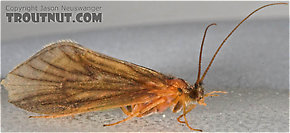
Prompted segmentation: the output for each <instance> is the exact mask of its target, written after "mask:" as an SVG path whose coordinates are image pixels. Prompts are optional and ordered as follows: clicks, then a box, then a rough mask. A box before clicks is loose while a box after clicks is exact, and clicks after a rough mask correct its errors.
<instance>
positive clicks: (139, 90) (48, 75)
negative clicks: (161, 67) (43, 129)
mask: <svg viewBox="0 0 290 133" xmlns="http://www.w3.org/2000/svg"><path fill="white" fill-rule="evenodd" d="M166 78H168V77H167V76H165V75H163V74H161V73H158V72H156V71H153V70H151V69H148V68H145V67H141V66H138V65H135V64H132V63H129V62H126V61H121V60H118V59H115V58H112V57H108V56H106V55H103V54H100V53H97V52H94V51H91V50H89V49H86V48H83V47H82V46H80V45H78V44H76V43H75V42H71V41H61V42H58V43H55V44H51V45H49V46H47V47H45V48H44V49H42V50H41V51H39V52H38V53H36V54H35V55H34V56H32V57H31V58H30V59H28V60H27V61H25V62H24V63H22V64H20V65H19V66H17V67H16V68H15V69H14V70H12V71H11V72H10V73H9V74H8V75H7V77H6V79H5V80H4V81H2V84H3V85H4V86H5V88H6V89H7V90H8V93H9V102H11V103H13V104H15V105H16V106H18V107H20V108H23V109H25V110H28V111H32V112H36V113H42V114H69V113H81V112H89V111H96V110H102V109H109V108H114V107H121V106H126V105H131V104H136V103H144V102H146V100H147V101H148V100H150V99H152V98H154V97H156V96H157V95H156V94H155V93H150V90H152V89H161V88H164V86H166V83H165V81H166V80H165V79H166ZM148 83H150V84H151V86H148V85H147V84H148ZM152 85H153V86H154V87H152Z"/></svg>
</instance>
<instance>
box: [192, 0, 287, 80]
mask: <svg viewBox="0 0 290 133" xmlns="http://www.w3.org/2000/svg"><path fill="white" fill-rule="evenodd" d="M282 4H284V5H288V3H272V4H268V5H264V6H261V7H260V8H258V9H256V10H254V11H253V12H251V13H250V14H249V15H248V16H247V17H245V18H244V19H243V20H242V21H241V22H240V23H239V24H238V25H237V26H236V27H235V28H234V29H233V30H232V31H231V32H230V33H229V34H228V36H227V37H226V38H225V39H224V40H223V42H222V43H221V44H220V46H219V47H218V49H217V50H216V52H215V54H214V55H213V57H212V59H211V61H210V63H209V64H208V66H207V68H206V70H205V71H204V73H203V75H202V77H201V78H200V79H199V80H197V81H196V83H195V84H198V83H200V82H202V81H203V79H204V77H205V75H206V74H207V72H208V70H209V68H210V66H211V65H212V63H213V61H214V59H215V57H216V55H217V54H218V52H219V51H220V49H221V48H222V46H223V45H224V43H225V42H226V41H227V40H228V38H229V37H230V36H231V35H232V34H233V32H234V31H236V29H237V28H238V27H239V26H240V25H241V24H242V23H243V22H245V21H246V20H247V19H248V18H249V17H250V16H252V15H253V14H254V13H255V12H257V11H259V10H261V9H263V8H265V7H268V6H272V5H282Z"/></svg>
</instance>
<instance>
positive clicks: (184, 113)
mask: <svg viewBox="0 0 290 133" xmlns="http://www.w3.org/2000/svg"><path fill="white" fill-rule="evenodd" d="M182 105H183V114H182V115H183V118H184V123H185V124H186V126H187V127H188V128H189V129H191V130H194V131H199V132H202V130H200V129H194V128H192V127H190V126H189V124H188V121H187V119H186V117H185V115H186V113H188V112H189V111H191V110H192V109H193V108H194V107H195V106H194V105H195V104H193V106H191V107H190V108H191V110H188V111H185V102H183V103H182Z"/></svg>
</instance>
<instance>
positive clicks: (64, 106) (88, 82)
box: [1, 3, 287, 131]
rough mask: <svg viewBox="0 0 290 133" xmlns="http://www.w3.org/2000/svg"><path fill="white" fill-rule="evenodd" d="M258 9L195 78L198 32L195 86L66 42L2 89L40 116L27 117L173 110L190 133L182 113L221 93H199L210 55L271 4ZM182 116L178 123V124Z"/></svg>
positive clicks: (48, 49)
mask: <svg viewBox="0 0 290 133" xmlns="http://www.w3.org/2000/svg"><path fill="white" fill-rule="evenodd" d="M280 4H287V3H273V4H268V5H264V6H262V7H260V8H258V9H256V10H255V11H253V12H252V13H250V14H249V15H248V16H247V17H246V18H244V19H243V20H242V21H241V22H240V23H239V24H238V25H237V26H236V27H235V28H234V29H233V30H232V31H231V32H230V33H229V34H228V36H227V37H226V38H225V39H224V41H223V42H222V43H221V44H220V45H219V47H218V49H217V50H216V52H215V54H214V56H213V57H212V59H211V61H210V63H209V65H208V66H207V67H206V69H205V71H204V73H203V74H201V59H202V51H203V44H204V40H205V36H206V33H207V30H208V28H209V27H210V26H213V25H216V24H214V23H213V24H210V25H209V26H207V28H206V29H205V32H204V36H203V40H202V43H201V49H200V55H199V67H198V74H197V79H196V82H195V83H194V84H193V85H189V84H188V83H187V82H186V81H184V80H183V79H180V78H175V77H171V76H167V75H164V74H161V73H159V72H156V71H154V70H151V69H149V68H145V67H142V66H139V65H136V64H133V63H129V62H126V61H122V60H118V59H115V58H112V57H109V56H106V55H104V54H101V53H97V52H94V51H92V50H89V49H87V48H84V47H82V46H81V45H79V44H77V43H75V42H72V41H60V42H57V43H54V44H51V45H49V46H47V47H45V48H44V49H42V50H41V51H39V52H38V53H36V54H35V55H33V56H32V57H31V58H30V59H28V60H27V61H25V62H24V63H22V64H20V65H19V66H17V67H16V68H14V69H13V70H12V71H11V72H10V73H9V74H8V75H7V77H6V79H4V80H2V82H1V84H2V85H4V87H5V88H6V89H7V90H8V93H9V102H11V103H12V104H14V105H16V106H17V107H20V108H22V109H25V110H27V111H31V112H36V113H40V114H46V115H44V116H31V117H32V118H55V117H63V116H74V115H75V114H80V113H85V112H91V111H98V110H105V109H111V108H121V109H122V111H123V112H124V113H125V114H126V115H127V116H128V117H127V118H125V119H123V120H121V121H118V122H115V123H111V124H105V125H104V126H112V125H116V124H119V123H122V122H125V121H127V120H129V119H131V118H133V117H143V116H147V115H149V114H152V113H157V112H162V111H164V110H166V109H167V108H169V107H173V109H172V111H173V112H174V113H176V112H178V111H180V110H182V111H183V113H182V114H181V115H180V116H179V117H178V118H177V121H178V122H180V123H184V124H186V126H187V127H188V128H189V129H191V130H194V131H202V130H200V129H195V128H192V127H191V126H190V125H189V124H188V121H187V119H186V114H187V113H188V112H190V111H191V110H192V109H194V108H195V107H196V106H197V105H203V106H206V103H205V102H204V99H205V98H206V97H209V96H218V93H226V92H225V91H212V92H209V93H205V92H204V88H203V80H204V78H205V76H206V74H207V72H208V70H209V68H210V67H211V65H212V63H213V61H214V59H215V57H216V55H217V54H218V52H219V51H220V49H221V47H222V46H223V45H224V43H225V42H226V40H227V39H228V38H229V37H230V36H231V35H232V33H233V32H234V31H235V30H236V29H237V28H238V27H239V26H240V25H241V24H242V23H243V22H244V21H245V20H247V19H248V18H249V17H250V16H251V15H253V14H254V13H255V12H257V11H259V10H261V9H263V8H265V7H268V6H272V5H280ZM181 118H183V119H184V120H181Z"/></svg>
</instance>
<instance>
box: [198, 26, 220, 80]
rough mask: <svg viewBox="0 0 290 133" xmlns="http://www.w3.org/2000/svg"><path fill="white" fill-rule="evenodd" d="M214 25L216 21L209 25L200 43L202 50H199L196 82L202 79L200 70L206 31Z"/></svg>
mask: <svg viewBox="0 0 290 133" xmlns="http://www.w3.org/2000/svg"><path fill="white" fill-rule="evenodd" d="M213 25H216V23H212V24H210V25H208V26H207V27H206V29H205V31H204V34H203V38H202V42H201V45H200V52H199V62H198V74H197V79H196V82H195V83H198V81H199V79H200V71H201V58H202V51H203V44H204V40H205V36H206V32H207V30H208V28H209V27H210V26H213Z"/></svg>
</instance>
